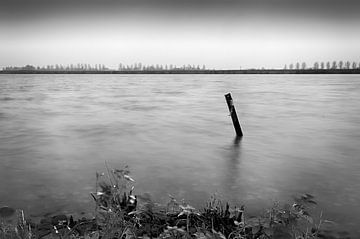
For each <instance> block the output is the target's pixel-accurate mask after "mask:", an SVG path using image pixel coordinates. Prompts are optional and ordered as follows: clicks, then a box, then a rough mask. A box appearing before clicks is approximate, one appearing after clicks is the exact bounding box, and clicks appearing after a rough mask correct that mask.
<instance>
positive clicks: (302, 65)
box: [301, 62, 306, 70]
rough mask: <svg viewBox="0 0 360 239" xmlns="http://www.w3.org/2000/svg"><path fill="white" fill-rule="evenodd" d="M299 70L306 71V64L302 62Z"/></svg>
mask: <svg viewBox="0 0 360 239" xmlns="http://www.w3.org/2000/svg"><path fill="white" fill-rule="evenodd" d="M301 69H303V70H305V69H306V63H305V62H303V63H302V64H301Z"/></svg>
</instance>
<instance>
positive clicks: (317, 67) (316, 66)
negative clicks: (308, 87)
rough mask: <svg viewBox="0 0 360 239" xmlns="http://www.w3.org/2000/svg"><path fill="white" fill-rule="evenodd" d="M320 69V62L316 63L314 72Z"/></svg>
mask: <svg viewBox="0 0 360 239" xmlns="http://www.w3.org/2000/svg"><path fill="white" fill-rule="evenodd" d="M318 69H319V62H315V63H314V70H318Z"/></svg>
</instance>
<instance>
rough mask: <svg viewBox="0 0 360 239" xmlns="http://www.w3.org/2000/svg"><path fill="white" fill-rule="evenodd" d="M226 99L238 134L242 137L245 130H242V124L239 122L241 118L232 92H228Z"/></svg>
mask: <svg viewBox="0 0 360 239" xmlns="http://www.w3.org/2000/svg"><path fill="white" fill-rule="evenodd" d="M225 99H226V103H227V105H228V108H229V111H230V116H231V119H232V122H233V125H234V128H235V132H236V135H237V136H239V137H242V136H243V132H242V130H241V126H240V123H239V120H238V117H237V114H236V110H235V106H234V103H233V99H232V97H231V94H230V93H228V94H226V95H225Z"/></svg>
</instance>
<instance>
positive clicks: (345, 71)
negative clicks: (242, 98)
mask: <svg viewBox="0 0 360 239" xmlns="http://www.w3.org/2000/svg"><path fill="white" fill-rule="evenodd" d="M0 74H140V75H148V74H149V75H152V74H167V75H172V74H180V75H181V74H204V75H206V74H360V69H329V70H325V69H324V70H314V69H306V70H279V69H265V70H256V69H248V70H152V71H118V70H102V71H64V70H45V71H42V70H1V71H0Z"/></svg>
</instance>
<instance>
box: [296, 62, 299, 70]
mask: <svg viewBox="0 0 360 239" xmlns="http://www.w3.org/2000/svg"><path fill="white" fill-rule="evenodd" d="M299 69H300V63H299V62H296V70H299Z"/></svg>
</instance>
